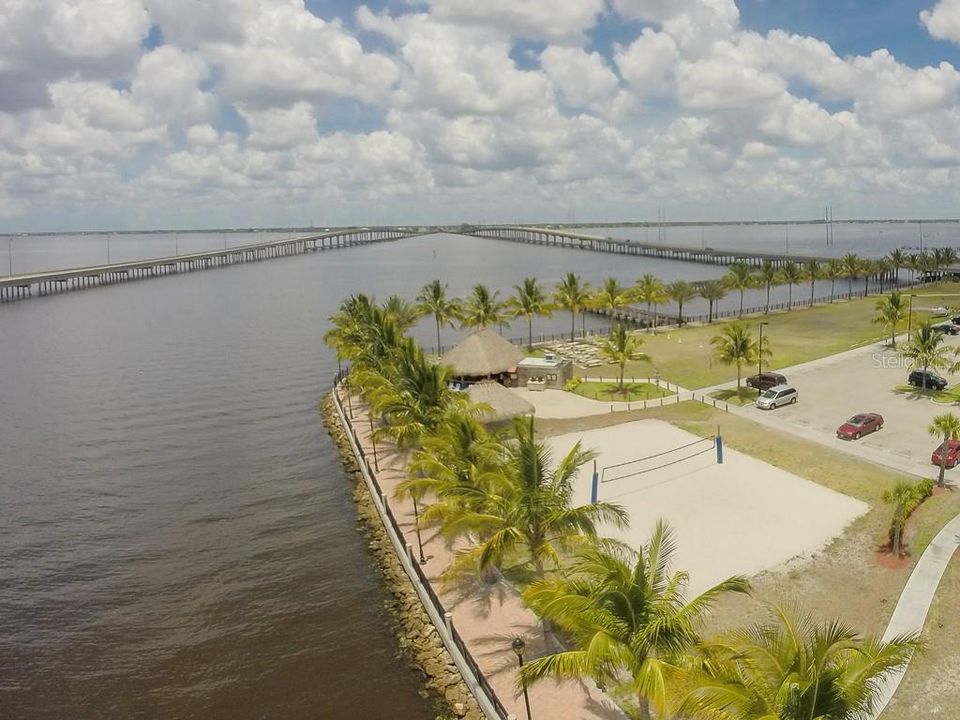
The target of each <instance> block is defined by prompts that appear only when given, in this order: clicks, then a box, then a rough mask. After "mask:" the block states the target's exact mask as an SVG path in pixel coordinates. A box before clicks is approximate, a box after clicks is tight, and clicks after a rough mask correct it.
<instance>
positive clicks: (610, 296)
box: [593, 277, 630, 332]
mask: <svg viewBox="0 0 960 720" xmlns="http://www.w3.org/2000/svg"><path fill="white" fill-rule="evenodd" d="M629 303H630V293H629V292H628V291H627V289H626V288H625V287H623V285H621V284H620V281H619V280H617V279H616V278H612V277H609V278H607V279H606V280H604V281H603V285H601V286H600V289H599V290H597V292H596V294H594V296H593V304H594V307H596V308H599V309H602V310H606V311H607V313H608V314H609V316H610V319H611V320H612V319H613V315H614V313H615V312H616V311H617V310H618V309H620V308H622V307H624V306H626V305H628V304H629ZM610 330H611V332H612V331H613V326H612V325H611V326H610Z"/></svg>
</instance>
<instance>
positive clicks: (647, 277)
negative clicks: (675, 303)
mask: <svg viewBox="0 0 960 720" xmlns="http://www.w3.org/2000/svg"><path fill="white" fill-rule="evenodd" d="M632 294H633V297H634V298H636V299H637V301H638V302H642V303H646V305H647V315H650V309H651V308H653V324H652V325H650V332H652V333H655V332H656V331H657V306H658V305H662V304H663V303H665V302H666V301H667V287H666V285H664V284H663V281H662V280H660V278H658V277H656V276H655V275H653V274H651V273H644V275H643V277H641V278H640V279H639V280H637V284H636V286H634V288H633V293H632Z"/></svg>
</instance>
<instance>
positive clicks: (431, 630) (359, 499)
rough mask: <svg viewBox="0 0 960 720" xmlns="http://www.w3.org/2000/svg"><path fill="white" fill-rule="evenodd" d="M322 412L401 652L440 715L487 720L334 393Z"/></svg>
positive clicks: (442, 719)
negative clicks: (390, 531)
mask: <svg viewBox="0 0 960 720" xmlns="http://www.w3.org/2000/svg"><path fill="white" fill-rule="evenodd" d="M321 414H322V415H323V420H324V424H325V425H326V427H327V432H328V433H329V434H330V437H331V438H332V439H333V442H334V444H335V445H336V446H337V450H338V452H339V455H340V459H341V461H342V463H343V469H344V470H345V471H346V473H347V475H348V476H349V477H350V480H351V481H352V483H353V499H354V502H355V504H356V508H357V519H358V522H359V527H360V530H361V532H362V533H363V534H364V537H365V538H366V541H367V551H368V553H369V554H370V559H371V560H372V561H373V564H374V567H376V569H377V571H378V573H379V575H380V578H381V581H382V583H383V587H384V590H385V591H386V592H385V593H384V594H385V595H386V598H385V600H384V609H385V610H386V611H387V615H388V617H389V619H390V625H391V627H392V629H393V632H394V636H395V637H396V640H397V646H398V654H399V655H401V656H402V657H403V658H404V659H405V660H406V661H407V662H408V663H409V664H410V665H411V667H412V668H413V669H414V670H416V671H417V672H418V673H419V674H420V677H421V687H422V689H421V693H420V694H421V695H422V696H423V697H424V698H426V699H428V700H430V701H432V702H433V704H434V706H435V710H436V711H437V712H438V714H437V716H436V717H437V720H454V719H455V718H465V720H483V719H484V715H483V712H482V711H481V710H480V706H479V705H478V704H477V701H476V698H474V697H473V694H472V693H471V692H470V689H469V688H468V687H467V685H466V683H465V682H464V681H463V677H462V676H461V675H460V672H459V671H458V670H457V666H456V665H454V663H453V658H451V657H450V653H448V652H447V649H446V647H444V645H443V642H442V641H441V640H440V637H439V635H438V634H437V630H436V628H435V627H434V626H433V623H432V622H431V621H430V616H429V615H427V611H426V610H425V609H424V607H423V604H422V603H421V602H420V596H419V595H417V592H416V590H414V588H413V585H412V584H411V582H410V578H409V577H408V576H407V573H406V571H404V569H403V565H402V564H401V563H400V560H399V559H398V558H397V555H396V553H395V552H394V549H393V543H392V542H391V541H390V538H389V536H388V535H387V531H386V529H385V528H384V527H383V523H382V522H381V521H380V516H379V514H377V510H376V507H375V506H374V504H373V500H372V499H371V497H370V494H369V492H368V490H367V485H366V483H365V482H364V481H363V477H362V476H361V474H360V466H359V464H358V463H357V459H356V457H355V456H354V454H353V448H352V447H351V446H350V441H349V440H348V438H347V435H346V431H345V430H344V428H343V427H342V426H341V425H340V420H339V417H338V416H337V411H336V409H335V407H334V403H333V398H332V395H331V394H330V393H328V394H327V395H326V396H325V397H324V399H323V402H322V404H321Z"/></svg>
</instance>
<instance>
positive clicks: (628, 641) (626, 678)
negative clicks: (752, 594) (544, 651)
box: [521, 521, 748, 720]
mask: <svg viewBox="0 0 960 720" xmlns="http://www.w3.org/2000/svg"><path fill="white" fill-rule="evenodd" d="M675 549H676V543H675V541H674V539H673V535H672V533H671V532H670V529H669V528H668V527H667V525H666V524H665V523H664V522H663V521H660V522H658V523H657V525H656V528H655V530H654V532H653V535H652V536H651V538H650V541H649V542H648V543H647V544H646V545H645V546H644V547H643V548H641V549H640V551H639V552H636V553H634V552H633V551H631V550H629V549H628V548H626V547H623V546H621V547H618V548H606V547H604V546H602V545H597V546H594V547H587V548H584V549H583V550H582V551H581V552H579V553H578V554H577V558H576V560H575V561H574V563H573V566H572V567H571V568H570V571H569V573H568V574H567V575H566V577H560V578H551V579H549V580H539V581H535V582H533V583H531V585H530V586H529V587H528V588H527V589H526V590H525V591H524V592H523V599H524V601H525V602H526V603H527V605H529V606H530V607H531V608H532V609H533V610H534V611H535V612H536V613H537V614H538V615H540V616H541V617H544V618H548V619H549V620H550V621H552V622H553V623H555V624H556V625H557V626H559V627H561V628H562V629H563V630H564V631H566V633H568V635H569V637H570V638H571V645H572V649H570V650H565V651H563V652H558V653H553V654H551V655H546V656H544V657H540V658H537V659H536V660H534V661H532V662H531V663H529V664H528V665H526V666H524V668H523V670H522V671H521V683H522V684H530V683H534V682H537V681H538V680H540V679H542V678H545V677H555V678H560V679H564V678H583V679H590V680H593V681H595V682H597V683H598V684H599V683H607V684H611V685H620V686H623V689H624V690H625V691H630V692H631V693H632V694H633V696H634V697H635V698H636V699H637V705H638V715H637V717H639V718H641V719H642V720H649V719H650V717H651V712H650V711H651V706H653V709H654V710H655V711H656V712H657V715H658V716H659V717H666V711H667V704H668V699H669V696H670V687H669V683H670V682H671V681H672V680H673V679H674V678H677V677H679V676H680V675H681V674H682V669H681V668H682V666H683V665H684V657H685V654H686V653H687V652H689V651H690V649H691V648H693V647H694V646H695V644H696V643H697V642H698V641H699V631H700V629H701V627H702V625H703V622H704V619H705V618H706V616H707V614H708V613H709V612H710V610H711V608H712V606H713V604H714V603H715V602H716V600H717V599H718V598H719V597H720V596H721V595H723V594H724V593H727V592H746V590H747V588H748V584H747V581H746V579H745V578H742V577H731V578H729V579H728V580H725V581H723V582H721V583H719V584H717V585H715V586H714V587H712V588H710V589H709V590H707V591H705V592H703V593H701V594H700V595H698V596H697V597H695V598H693V599H691V600H689V601H687V599H686V596H685V588H686V584H687V580H688V577H687V573H686V572H683V571H678V572H674V573H672V574H671V573H670V564H671V560H672V558H673V553H674V552H675Z"/></svg>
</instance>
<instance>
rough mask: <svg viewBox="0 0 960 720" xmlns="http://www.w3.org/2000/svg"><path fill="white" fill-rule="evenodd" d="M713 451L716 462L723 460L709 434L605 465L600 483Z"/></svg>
mask: <svg viewBox="0 0 960 720" xmlns="http://www.w3.org/2000/svg"><path fill="white" fill-rule="evenodd" d="M715 451H716V452H717V462H723V461H722V459H721V458H722V456H721V455H720V451H719V448H718V441H717V436H716V435H711V436H709V437H705V438H701V439H699V440H694V441H693V442H689V443H686V444H685V445H680V446H678V447H675V448H670V449H669V450H664V451H663V452H658V453H654V454H652V455H645V456H644V457H640V458H636V459H634V460H627V461H626V462H622V463H617V464H616V465H607V466H606V467H604V468H603V469H602V470H601V471H600V483H601V484H603V483H611V482H617V481H618V480H627V479H629V478H635V477H639V476H641V475H646V474H647V473H651V472H654V471H656V470H662V469H664V468H667V467H670V466H671V465H677V464H679V463H683V462H687V461H688V460H693V459H694V458H697V457H700V456H701V455H705V454H706V453H710V452H715Z"/></svg>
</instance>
